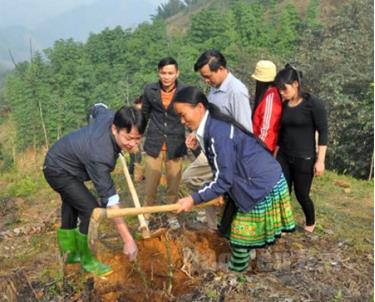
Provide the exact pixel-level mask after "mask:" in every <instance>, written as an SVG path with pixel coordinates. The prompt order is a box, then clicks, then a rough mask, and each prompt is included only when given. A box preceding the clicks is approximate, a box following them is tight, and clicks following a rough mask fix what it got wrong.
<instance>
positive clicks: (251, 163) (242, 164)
mask: <svg viewBox="0 0 375 302" xmlns="http://www.w3.org/2000/svg"><path fill="white" fill-rule="evenodd" d="M203 140H204V150H205V153H206V156H207V159H208V163H209V164H210V166H211V169H212V172H213V180H212V181H211V182H210V183H208V184H205V185H204V186H203V187H202V189H200V190H199V191H198V192H196V193H194V194H193V195H192V197H193V199H194V203H202V202H205V201H208V200H210V199H213V198H215V197H217V196H219V195H222V194H224V193H228V194H229V195H230V197H231V198H232V199H233V200H234V202H235V203H236V205H237V206H238V207H239V208H240V210H241V211H243V212H248V211H250V210H251V209H252V208H253V207H254V206H255V205H256V203H258V202H260V201H262V200H263V199H264V197H266V195H267V194H269V193H270V192H271V191H272V189H273V187H274V186H275V185H276V183H277V182H278V181H279V179H280V176H281V173H282V172H281V167H280V165H279V163H278V162H277V161H276V160H275V159H274V158H273V157H272V155H271V154H270V153H269V152H268V151H266V150H265V149H264V147H263V146H261V145H260V143H259V142H258V141H257V140H256V139H255V138H253V137H251V136H250V135H248V134H246V133H244V132H243V131H242V130H240V129H239V128H237V127H235V126H233V125H231V124H228V123H226V122H223V121H220V120H217V119H214V118H211V117H210V115H208V118H207V121H206V125H205V128H204V136H203Z"/></svg>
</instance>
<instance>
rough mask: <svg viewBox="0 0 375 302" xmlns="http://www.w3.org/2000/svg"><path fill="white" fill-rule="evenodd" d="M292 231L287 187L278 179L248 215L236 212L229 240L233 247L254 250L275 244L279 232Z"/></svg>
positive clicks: (293, 224)
mask: <svg viewBox="0 0 375 302" xmlns="http://www.w3.org/2000/svg"><path fill="white" fill-rule="evenodd" d="M294 228H295V220H294V216H293V211H292V207H291V204H290V196H289V191H288V185H287V183H286V180H285V178H284V175H281V177H280V180H279V181H278V182H277V184H276V185H275V186H274V187H273V189H272V191H271V192H270V193H269V194H268V195H267V196H266V197H265V198H264V199H263V200H262V201H261V202H259V203H258V204H257V205H256V206H255V207H254V208H253V209H252V210H251V211H250V212H248V213H244V212H242V211H241V210H238V211H237V213H236V215H235V217H234V219H233V221H232V225H231V232H230V237H229V238H230V242H231V245H232V246H233V247H245V248H257V247H263V246H265V245H267V244H272V243H274V242H275V240H276V238H278V237H280V236H281V233H282V232H291V231H294Z"/></svg>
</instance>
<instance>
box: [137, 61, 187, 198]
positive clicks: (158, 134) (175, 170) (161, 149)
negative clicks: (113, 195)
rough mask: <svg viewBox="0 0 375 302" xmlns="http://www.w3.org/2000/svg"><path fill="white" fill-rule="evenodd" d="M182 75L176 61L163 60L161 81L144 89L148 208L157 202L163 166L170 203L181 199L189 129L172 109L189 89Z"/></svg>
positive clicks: (160, 64)
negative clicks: (174, 101)
mask: <svg viewBox="0 0 375 302" xmlns="http://www.w3.org/2000/svg"><path fill="white" fill-rule="evenodd" d="M179 73H180V72H179V70H178V64H177V62H176V60H175V59H173V58H171V57H166V58H163V59H161V60H160V62H159V64H158V75H159V81H158V82H156V83H151V84H148V85H146V86H145V88H144V93H143V105H142V113H143V116H144V118H145V121H146V123H147V131H146V134H145V138H146V139H145V144H144V150H145V152H146V158H145V178H146V180H145V191H146V196H145V204H146V205H152V204H155V202H156V192H157V188H158V186H159V183H160V178H161V174H162V166H163V164H164V165H165V171H166V178H167V195H166V199H167V202H168V203H175V202H176V201H177V199H178V187H179V184H180V180H181V173H182V160H183V156H184V155H185V154H186V153H187V149H186V146H185V128H184V126H183V125H182V124H181V122H180V118H179V117H178V115H177V114H176V112H175V111H174V108H173V105H172V99H173V97H174V95H175V93H176V92H177V91H179V90H180V89H182V88H183V87H185V86H184V85H183V84H181V83H180V82H179V81H178V80H177V79H178V76H179Z"/></svg>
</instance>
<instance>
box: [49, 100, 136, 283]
mask: <svg viewBox="0 0 375 302" xmlns="http://www.w3.org/2000/svg"><path fill="white" fill-rule="evenodd" d="M91 117H92V118H91ZM90 119H91V122H90V124H89V125H88V126H86V127H83V128H81V129H79V130H77V131H74V132H72V133H70V134H68V135H67V136H65V137H63V138H61V139H60V140H59V141H57V142H56V143H55V144H54V145H53V146H52V147H51V148H50V150H49V151H48V153H47V155H46V159H45V162H44V167H43V172H44V176H45V178H46V180H47V182H48V183H49V185H50V186H51V187H52V188H53V189H54V190H55V191H56V192H58V193H59V194H60V196H61V199H62V209H61V228H60V229H59V230H58V232H57V239H58V245H59V248H60V252H61V254H62V255H66V262H67V263H78V262H80V263H81V266H82V267H83V269H84V270H86V271H88V272H90V273H94V274H96V275H100V276H104V275H108V274H109V273H111V272H112V269H111V267H110V266H107V265H105V264H103V263H101V262H99V261H98V260H97V259H96V258H95V257H94V255H93V254H92V253H91V251H90V249H89V247H88V242H87V240H88V239H87V233H88V227H89V222H90V216H91V213H92V211H93V209H94V208H96V207H99V206H100V207H111V208H118V207H119V199H120V198H119V195H118V194H117V193H116V189H115V186H114V183H113V180H112V178H111V172H112V171H113V170H114V168H115V165H116V160H117V157H118V155H119V153H120V152H121V150H130V149H132V148H133V147H135V146H136V145H139V143H140V139H141V132H140V130H138V129H140V127H141V125H142V115H141V114H140V112H138V111H137V110H135V109H134V108H130V107H125V106H124V107H122V108H121V109H119V110H118V111H117V112H116V113H115V114H114V113H113V112H112V111H110V110H108V109H107V106H105V105H104V104H97V105H95V106H94V109H93V111H92V115H91V116H90ZM88 180H91V181H92V182H93V184H94V186H95V189H96V192H97V194H98V196H99V202H98V201H97V199H96V198H95V197H94V196H93V195H92V194H91V193H90V191H89V190H88V189H87V187H86V186H85V184H84V182H85V181H88ZM78 218H79V220H80V224H79V228H78V229H77V222H78ZM113 221H114V223H115V226H116V229H117V231H118V233H119V234H120V236H121V239H122V240H123V242H124V248H123V251H124V254H126V255H128V256H129V258H130V259H131V260H132V259H134V258H135V257H136V255H137V246H136V244H135V242H134V239H133V237H132V235H131V234H130V232H129V230H128V228H127V226H126V224H125V223H124V221H123V219H122V218H113Z"/></svg>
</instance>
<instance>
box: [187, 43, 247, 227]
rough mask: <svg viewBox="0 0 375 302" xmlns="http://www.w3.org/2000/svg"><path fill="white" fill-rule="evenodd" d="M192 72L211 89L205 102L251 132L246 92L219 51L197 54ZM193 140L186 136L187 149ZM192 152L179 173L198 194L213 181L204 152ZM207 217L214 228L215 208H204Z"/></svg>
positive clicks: (192, 144) (193, 143)
mask: <svg viewBox="0 0 375 302" xmlns="http://www.w3.org/2000/svg"><path fill="white" fill-rule="evenodd" d="M194 70H195V71H199V73H200V75H201V77H202V79H203V81H204V82H205V83H207V84H208V85H210V86H211V88H210V91H209V93H208V96H207V98H208V101H209V102H211V103H213V104H215V105H216V106H217V107H218V108H219V109H220V110H221V111H222V112H223V113H224V114H227V115H229V116H231V117H233V118H234V119H235V120H236V121H237V122H239V123H240V124H241V125H242V126H244V127H245V129H247V130H249V131H251V132H252V131H253V127H252V121H251V108H250V96H249V91H248V89H247V88H246V86H245V85H244V84H243V83H242V82H241V81H240V80H239V79H237V78H236V77H235V76H234V75H233V74H232V73H231V72H230V71H229V70H228V68H227V61H226V59H225V57H224V55H223V54H222V53H221V52H220V51H218V50H214V49H211V50H207V51H205V52H203V53H202V54H201V55H200V57H199V58H198V60H197V61H196V63H195V64H194ZM195 140H196V138H195V133H192V134H190V135H189V136H188V137H187V139H186V145H187V146H188V148H190V149H194V147H195V146H196V144H195ZM193 152H194V150H193ZM194 153H196V154H199V155H198V156H197V158H196V159H195V161H194V162H193V163H192V164H191V165H190V166H189V167H188V168H187V169H186V170H185V171H184V173H183V174H182V183H183V184H185V185H186V186H187V187H188V188H189V189H191V190H193V191H197V190H198V189H200V187H201V186H202V185H203V184H204V183H205V182H207V181H209V180H211V179H212V172H211V168H210V167H209V165H208V162H207V158H206V156H205V155H204V153H203V152H200V153H199V152H194ZM206 217H207V224H208V226H209V228H210V229H216V226H217V219H216V208H215V207H208V208H206Z"/></svg>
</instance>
